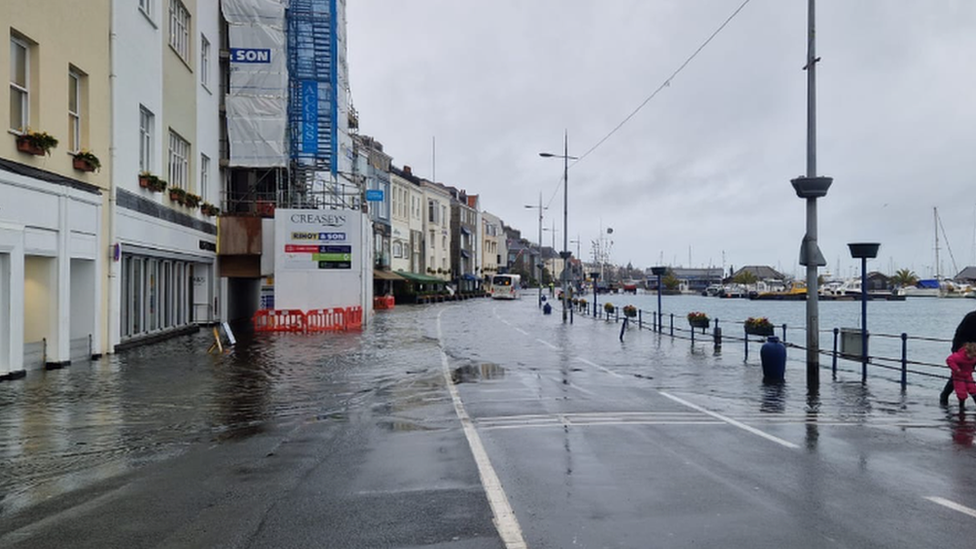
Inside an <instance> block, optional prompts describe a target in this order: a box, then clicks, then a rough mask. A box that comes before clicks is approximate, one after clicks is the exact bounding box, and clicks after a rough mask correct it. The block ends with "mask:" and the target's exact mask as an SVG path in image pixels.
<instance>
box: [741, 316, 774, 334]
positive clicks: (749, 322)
mask: <svg viewBox="0 0 976 549" xmlns="http://www.w3.org/2000/svg"><path fill="white" fill-rule="evenodd" d="M745 327H746V334H749V335H758V336H771V335H773V323H772V322H770V321H769V319H768V318H766V317H764V316H760V317H749V318H747V319H746V321H745Z"/></svg>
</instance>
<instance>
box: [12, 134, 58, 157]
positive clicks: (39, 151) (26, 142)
mask: <svg viewBox="0 0 976 549" xmlns="http://www.w3.org/2000/svg"><path fill="white" fill-rule="evenodd" d="M57 146H58V140H57V138H56V137H54V136H53V135H51V134H49V133H47V132H35V131H34V130H32V129H30V128H27V131H25V132H24V133H22V134H20V135H18V136H17V150H18V151H21V152H26V153H30V154H34V155H38V156H41V155H44V154H51V149H53V148H54V147H57Z"/></svg>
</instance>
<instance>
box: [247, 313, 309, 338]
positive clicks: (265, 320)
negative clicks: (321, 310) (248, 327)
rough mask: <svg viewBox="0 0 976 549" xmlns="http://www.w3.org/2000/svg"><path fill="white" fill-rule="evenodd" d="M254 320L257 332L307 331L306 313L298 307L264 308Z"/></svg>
mask: <svg viewBox="0 0 976 549" xmlns="http://www.w3.org/2000/svg"><path fill="white" fill-rule="evenodd" d="M252 320H253V321H254V331H255V332H304V331H305V313H303V312H302V311H300V310H298V309H262V310H260V311H258V312H256V313H254V317H253V318H252Z"/></svg>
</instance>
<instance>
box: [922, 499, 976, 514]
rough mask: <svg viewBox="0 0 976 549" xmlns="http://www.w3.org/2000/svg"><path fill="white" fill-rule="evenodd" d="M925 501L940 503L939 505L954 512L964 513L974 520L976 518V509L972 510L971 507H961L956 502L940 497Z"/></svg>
mask: <svg viewBox="0 0 976 549" xmlns="http://www.w3.org/2000/svg"><path fill="white" fill-rule="evenodd" d="M925 499H927V500H929V501H931V502H932V503H938V504H939V505H941V506H943V507H948V508H949V509H952V510H953V511H959V512H960V513H962V514H964V515H969V516H971V517H973V518H976V509H971V508H969V507H966V506H965V505H959V504H958V503H956V502H954V501H950V500H947V499H945V498H940V497H935V496H927V497H926V498H925Z"/></svg>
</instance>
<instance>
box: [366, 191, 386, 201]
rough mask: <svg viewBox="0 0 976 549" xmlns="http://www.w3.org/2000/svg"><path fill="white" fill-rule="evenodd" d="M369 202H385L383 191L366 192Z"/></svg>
mask: <svg viewBox="0 0 976 549" xmlns="http://www.w3.org/2000/svg"><path fill="white" fill-rule="evenodd" d="M366 201H367V202H383V189H369V190H367V191H366Z"/></svg>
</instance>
